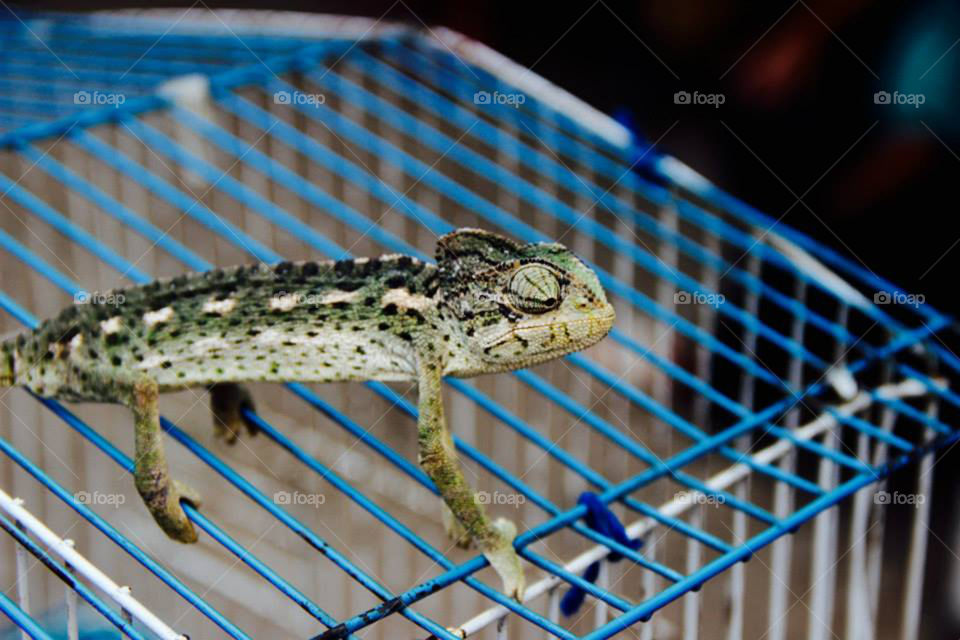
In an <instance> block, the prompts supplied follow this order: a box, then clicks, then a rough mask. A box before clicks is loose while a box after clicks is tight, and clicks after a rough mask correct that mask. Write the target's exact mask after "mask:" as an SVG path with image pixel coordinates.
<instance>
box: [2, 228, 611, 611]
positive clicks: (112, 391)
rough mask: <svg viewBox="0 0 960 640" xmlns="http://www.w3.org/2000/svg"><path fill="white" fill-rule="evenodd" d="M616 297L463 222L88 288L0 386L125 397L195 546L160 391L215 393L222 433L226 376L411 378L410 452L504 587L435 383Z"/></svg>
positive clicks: (562, 348)
mask: <svg viewBox="0 0 960 640" xmlns="http://www.w3.org/2000/svg"><path fill="white" fill-rule="evenodd" d="M613 321H614V312H613V307H611V306H610V304H608V302H607V300H606V296H605V295H604V292H603V289H602V288H601V287H600V284H599V283H598V281H597V278H596V275H595V274H594V273H593V272H592V271H591V270H590V269H589V268H588V267H587V266H586V265H585V264H584V263H583V262H581V261H580V260H579V259H578V258H577V257H576V256H575V255H573V253H571V252H570V251H568V250H567V249H566V248H564V247H563V246H561V245H559V244H526V245H521V244H517V243H515V242H513V241H512V240H509V239H507V238H504V237H502V236H499V235H496V234H493V233H489V232H486V231H481V230H476V229H461V230H458V231H455V232H453V233H450V234H447V235H445V236H443V237H442V238H440V240H439V243H438V245H437V265H435V266H434V265H431V264H427V263H424V262H421V261H419V260H417V259H415V258H411V257H409V256H401V255H390V256H383V257H380V258H369V259H366V258H358V259H356V260H344V261H338V262H299V263H290V262H284V263H280V264H277V265H272V266H267V265H263V264H260V265H252V266H240V267H233V268H228V269H216V270H213V271H209V272H206V273H200V274H188V275H182V276H178V277H176V278H173V279H168V280H159V281H156V282H153V283H150V284H147V285H144V286H137V287H131V288H128V289H124V290H120V291H115V292H111V293H108V294H104V295H102V296H94V297H93V299H92V301H91V302H89V303H85V304H76V305H73V306H71V307H68V308H67V309H65V310H64V311H63V312H62V313H61V314H60V315H59V316H57V317H56V318H53V319H50V320H48V321H46V322H44V323H43V324H42V325H41V326H40V327H39V328H37V329H36V330H35V331H34V332H32V333H31V334H25V335H21V336H19V337H17V338H16V339H15V340H11V341H8V342H5V343H3V344H2V345H0V386H12V385H23V386H26V387H28V388H29V389H31V390H32V391H34V392H35V393H37V394H39V395H42V396H49V397H56V398H59V399H63V400H70V401H93V402H113V403H120V404H124V405H126V406H128V407H130V409H131V410H132V411H133V413H134V418H135V425H136V428H135V441H136V454H135V455H136V460H135V462H136V464H135V481H136V486H137V490H138V491H139V492H140V494H141V496H142V497H143V499H144V502H145V504H146V506H147V508H148V509H149V510H150V512H151V514H152V515H153V517H154V519H155V520H156V521H157V523H158V524H159V525H160V526H161V527H162V528H163V530H164V531H165V532H166V533H167V534H168V535H169V536H171V537H172V538H175V539H177V540H180V541H184V542H193V541H195V540H196V538H197V534H196V531H195V530H194V527H193V524H192V523H191V522H190V521H189V520H188V519H187V517H186V515H185V514H184V512H183V509H182V507H181V504H180V501H181V500H186V501H188V502H190V503H192V504H193V505H194V506H199V497H198V496H197V494H196V493H195V492H194V491H192V490H191V489H190V488H189V487H187V486H185V485H182V484H180V483H178V482H176V481H174V480H172V479H171V478H170V476H169V473H168V471H167V463H166V455H165V452H164V446H163V438H162V431H161V429H160V424H159V415H158V411H157V396H158V395H159V394H160V393H164V392H167V391H174V390H179V389H183V388H188V387H206V388H208V389H210V391H211V406H212V409H213V413H214V420H215V425H216V426H217V429H218V433H220V434H221V435H222V436H224V437H225V438H226V439H228V440H229V441H232V440H233V439H235V438H236V435H237V433H238V432H239V431H241V430H242V429H243V427H244V426H246V428H247V429H248V430H250V431H251V432H254V431H255V428H254V426H253V425H252V424H250V423H247V422H246V421H245V419H244V413H243V409H245V408H249V409H251V410H252V409H253V402H252V400H251V398H250V394H249V393H248V392H247V391H246V390H245V389H244V388H243V387H241V386H239V384H238V383H241V382H248V381H269V382H291V381H297V382H334V381H350V380H380V381H398V380H415V381H417V382H418V384H419V389H420V400H419V409H420V418H419V423H418V428H419V445H420V454H419V459H420V464H421V466H422V467H423V469H424V471H425V472H426V473H427V474H428V475H429V476H430V478H431V479H432V480H433V481H434V483H435V484H436V486H437V488H438V489H439V491H440V493H441V495H442V496H443V500H444V503H445V504H446V507H447V508H448V509H449V511H450V513H451V514H452V516H453V517H452V518H445V522H446V524H447V525H448V532H449V533H450V534H451V536H453V537H454V538H455V539H457V540H459V541H460V542H461V543H463V542H469V541H472V542H474V543H475V544H476V545H477V546H478V548H479V549H480V550H481V551H482V552H483V553H484V555H485V556H486V557H487V559H488V560H489V561H490V563H491V565H492V566H493V567H494V569H495V570H496V571H497V572H498V573H499V574H500V576H501V578H502V579H503V581H504V588H505V592H506V593H507V594H509V595H511V596H513V597H515V598H517V599H520V598H522V596H523V589H524V577H523V569H522V568H521V565H520V560H519V557H518V556H517V554H516V551H515V550H514V548H513V544H512V543H513V538H514V536H515V534H516V528H515V527H514V525H513V524H512V523H511V522H510V521H508V520H505V519H499V520H497V521H495V522H490V520H489V518H488V517H487V515H486V513H485V511H484V508H483V506H482V505H481V504H480V503H479V502H478V501H477V500H476V499H475V492H474V490H473V488H472V487H470V485H469V484H468V483H467V481H466V480H465V479H464V477H463V473H462V471H461V469H460V466H459V464H458V463H457V460H456V456H455V453H454V450H453V444H452V440H451V437H450V434H449V432H448V431H447V428H446V423H445V419H444V414H443V399H442V394H441V377H442V376H444V375H447V376H456V377H470V376H476V375H480V374H485V373H496V372H503V371H510V370H515V369H521V368H524V367H528V366H531V365H534V364H537V363H540V362H544V361H547V360H551V359H553V358H557V357H560V356H562V355H565V354H567V353H570V352H572V351H576V350H579V349H583V348H585V347H588V346H590V345H592V344H594V343H595V342H597V341H598V340H600V339H601V338H603V337H604V336H605V335H606V334H607V333H608V332H609V330H610V328H611V327H612V325H613Z"/></svg>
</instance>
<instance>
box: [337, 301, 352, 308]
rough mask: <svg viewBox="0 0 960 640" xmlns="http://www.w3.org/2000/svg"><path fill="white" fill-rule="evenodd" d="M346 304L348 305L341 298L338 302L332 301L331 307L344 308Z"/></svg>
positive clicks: (347, 304)
mask: <svg viewBox="0 0 960 640" xmlns="http://www.w3.org/2000/svg"><path fill="white" fill-rule="evenodd" d="M347 306H349V303H347V302H344V301H342V300H341V301H340V302H334V303H333V308H334V309H346V308H347Z"/></svg>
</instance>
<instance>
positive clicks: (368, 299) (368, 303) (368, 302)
mask: <svg viewBox="0 0 960 640" xmlns="http://www.w3.org/2000/svg"><path fill="white" fill-rule="evenodd" d="M376 303H377V299H376V298H374V297H373V296H367V297H366V298H364V299H363V304H364V305H365V306H367V307H372V306H373V305H375V304H376Z"/></svg>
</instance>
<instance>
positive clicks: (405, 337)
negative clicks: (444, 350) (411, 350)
mask: <svg viewBox="0 0 960 640" xmlns="http://www.w3.org/2000/svg"><path fill="white" fill-rule="evenodd" d="M397 336H399V337H400V339H402V340H406V341H407V342H412V341H413V336H412V335H411V334H410V332H409V331H401V332H400V333H398V334H397ZM429 346H431V347H432V346H433V345H432V344H431V345H429Z"/></svg>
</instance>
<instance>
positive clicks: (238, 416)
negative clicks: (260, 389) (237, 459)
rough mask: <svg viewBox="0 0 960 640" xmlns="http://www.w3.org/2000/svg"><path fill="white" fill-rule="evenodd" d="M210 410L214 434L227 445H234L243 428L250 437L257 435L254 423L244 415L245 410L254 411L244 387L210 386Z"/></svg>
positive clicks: (222, 384)
mask: <svg viewBox="0 0 960 640" xmlns="http://www.w3.org/2000/svg"><path fill="white" fill-rule="evenodd" d="M210 409H211V411H212V412H213V428H214V432H215V434H216V436H217V437H218V438H220V439H222V440H224V441H225V442H226V443H227V444H235V443H236V442H237V438H238V437H239V436H240V431H241V430H242V429H243V428H246V430H247V432H248V433H249V434H250V435H251V436H254V435H257V431H258V430H259V429H258V428H257V425H256V423H254V422H253V421H252V420H250V419H248V418H247V417H246V415H245V414H244V410H245V409H249V410H250V411H256V407H255V406H254V404H253V396H251V395H250V392H249V391H248V390H247V388H246V387H243V386H241V385H239V384H234V383H232V382H231V383H220V384H214V385H211V386H210Z"/></svg>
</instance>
